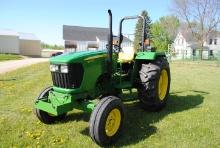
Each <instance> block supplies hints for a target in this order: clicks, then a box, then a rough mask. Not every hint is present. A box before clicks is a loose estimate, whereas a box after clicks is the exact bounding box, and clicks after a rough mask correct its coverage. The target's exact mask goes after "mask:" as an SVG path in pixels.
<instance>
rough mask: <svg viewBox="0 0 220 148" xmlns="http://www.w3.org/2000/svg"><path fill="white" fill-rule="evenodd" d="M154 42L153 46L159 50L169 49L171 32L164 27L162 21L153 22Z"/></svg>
mask: <svg viewBox="0 0 220 148" xmlns="http://www.w3.org/2000/svg"><path fill="white" fill-rule="evenodd" d="M151 34H152V43H151V46H153V47H155V48H156V49H157V51H167V47H168V44H170V43H171V42H172V41H171V39H170V38H169V34H168V33H167V32H166V30H165V29H164V28H163V27H162V25H161V22H159V21H157V22H155V23H153V25H152V27H151Z"/></svg>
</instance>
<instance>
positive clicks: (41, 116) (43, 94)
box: [35, 86, 66, 124]
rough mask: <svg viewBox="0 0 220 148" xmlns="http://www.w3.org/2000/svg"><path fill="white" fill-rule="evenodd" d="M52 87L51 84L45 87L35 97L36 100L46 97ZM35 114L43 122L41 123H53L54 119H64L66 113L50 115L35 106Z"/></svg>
mask: <svg viewBox="0 0 220 148" xmlns="http://www.w3.org/2000/svg"><path fill="white" fill-rule="evenodd" d="M52 89H53V87H52V86H50V87H47V88H45V89H44V90H43V91H42V92H41V93H40V95H39V96H38V97H37V99H36V100H41V99H45V98H48V96H49V92H50V91H51V90H52ZM35 114H36V116H37V118H38V119H39V120H40V121H41V122H43V123H45V124H51V123H54V122H55V121H60V120H62V119H64V118H65V116H66V113H64V114H61V115H58V116H54V115H52V114H49V113H47V112H45V111H42V110H40V109H37V108H35Z"/></svg>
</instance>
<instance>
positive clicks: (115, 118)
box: [105, 108, 121, 137]
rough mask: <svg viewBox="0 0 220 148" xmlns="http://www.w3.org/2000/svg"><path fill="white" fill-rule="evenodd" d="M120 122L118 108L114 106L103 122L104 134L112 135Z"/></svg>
mask: <svg viewBox="0 0 220 148" xmlns="http://www.w3.org/2000/svg"><path fill="white" fill-rule="evenodd" d="M120 124H121V113H120V110H119V109H117V108H115V109H113V110H112V111H111V112H110V113H109V115H108V117H107V120H106V123H105V132H106V135H107V136H109V137H111V136H113V135H114V134H115V133H116V132H117V131H118V129H119V127H120Z"/></svg>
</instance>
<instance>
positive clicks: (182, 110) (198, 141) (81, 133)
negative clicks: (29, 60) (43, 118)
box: [0, 62, 220, 148]
mask: <svg viewBox="0 0 220 148" xmlns="http://www.w3.org/2000/svg"><path fill="white" fill-rule="evenodd" d="M48 66H49V65H48V63H42V64H37V65H33V66H30V67H26V68H23V69H19V70H17V71H14V72H10V73H7V74H4V75H0V147H74V148H75V147H98V146H97V145H96V144H95V143H94V142H93V141H92V140H91V138H90V137H89V132H88V121H89V116H90V115H89V114H86V113H83V112H82V111H79V110H73V111H72V112H70V113H69V114H68V116H67V118H66V119H65V120H64V121H63V122H59V123H56V124H53V125H45V124H42V123H41V122H39V120H38V119H37V118H36V117H35V115H34V114H33V112H32V110H33V103H34V99H35V98H36V97H37V95H38V94H39V92H40V91H41V90H42V89H43V88H44V87H46V86H49V85H51V84H52V82H51V78H50V73H49V70H48ZM171 75H172V82H171V91H170V97H169V101H168V104H167V106H166V107H165V108H164V109H163V110H162V111H161V112H158V113H149V112H146V111H144V110H142V109H141V108H140V107H139V105H138V102H128V103H126V104H125V107H126V113H125V114H126V115H125V124H124V131H123V133H122V136H121V137H120V138H119V140H118V141H117V142H116V143H115V144H114V145H113V146H115V147H153V148H154V147H163V148H164V147H195V148H197V147H204V148H206V147H220V67H215V66H214V65H213V66H207V65H203V64H196V65H186V64H182V63H178V62H177V63H176V62H175V63H171ZM134 96H135V94H134Z"/></svg>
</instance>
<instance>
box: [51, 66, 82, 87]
mask: <svg viewBox="0 0 220 148" xmlns="http://www.w3.org/2000/svg"><path fill="white" fill-rule="evenodd" d="M59 69H60V65H59ZM68 69H69V72H68V73H60V72H59V71H57V72H51V75H52V80H53V85H54V86H56V87H61V88H67V89H73V88H74V89H75V88H79V87H80V85H81V82H82V79H83V67H82V64H79V63H74V64H69V65H68Z"/></svg>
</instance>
